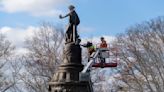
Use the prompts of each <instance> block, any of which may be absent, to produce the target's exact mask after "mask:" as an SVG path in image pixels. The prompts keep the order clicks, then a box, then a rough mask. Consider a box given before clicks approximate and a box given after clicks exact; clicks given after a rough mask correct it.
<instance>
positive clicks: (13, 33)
mask: <svg viewBox="0 0 164 92" xmlns="http://www.w3.org/2000/svg"><path fill="white" fill-rule="evenodd" d="M38 29H39V28H37V27H33V26H29V27H27V28H11V27H2V28H0V32H1V33H2V34H4V35H5V36H6V38H7V39H8V40H9V41H10V42H12V44H13V45H15V46H16V51H17V52H18V53H21V52H22V53H24V52H26V49H24V48H23V47H24V41H25V38H28V37H32V35H33V33H34V31H37V30H38Z"/></svg>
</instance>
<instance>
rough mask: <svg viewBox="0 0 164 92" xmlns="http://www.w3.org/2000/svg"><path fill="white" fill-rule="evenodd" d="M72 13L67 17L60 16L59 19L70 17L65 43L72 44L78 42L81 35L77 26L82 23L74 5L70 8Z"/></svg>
mask: <svg viewBox="0 0 164 92" xmlns="http://www.w3.org/2000/svg"><path fill="white" fill-rule="evenodd" d="M68 8H69V10H70V12H69V13H68V14H66V15H65V16H62V15H59V18H60V19H62V18H65V17H69V25H68V28H67V30H66V34H65V41H66V43H70V42H76V41H77V39H78V37H79V35H78V33H77V26H78V25H79V23H80V19H79V17H78V15H77V13H76V11H75V7H74V6H73V5H70V6H69V7H68Z"/></svg>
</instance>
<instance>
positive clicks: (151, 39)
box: [117, 17, 164, 92]
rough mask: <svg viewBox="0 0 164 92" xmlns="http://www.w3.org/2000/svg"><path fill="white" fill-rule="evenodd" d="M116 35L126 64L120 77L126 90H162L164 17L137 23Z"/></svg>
mask: <svg viewBox="0 0 164 92" xmlns="http://www.w3.org/2000/svg"><path fill="white" fill-rule="evenodd" d="M117 38H118V39H117V40H118V41H117V43H119V44H121V47H120V49H121V52H122V54H121V56H120V57H121V61H122V65H123V67H122V69H121V71H120V76H119V77H117V79H119V80H121V81H122V83H123V84H124V87H125V89H126V90H127V92H163V91H164V58H163V56H164V47H163V46H164V18H163V17H159V18H157V19H154V20H151V21H149V22H144V23H142V24H137V25H136V26H134V27H130V28H129V29H128V31H127V33H126V34H121V35H119V36H118V37H117ZM122 90H123V89H122ZM125 92H126V91H125Z"/></svg>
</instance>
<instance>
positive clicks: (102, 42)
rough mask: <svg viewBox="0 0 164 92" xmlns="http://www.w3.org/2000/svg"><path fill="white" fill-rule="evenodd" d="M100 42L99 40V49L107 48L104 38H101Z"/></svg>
mask: <svg viewBox="0 0 164 92" xmlns="http://www.w3.org/2000/svg"><path fill="white" fill-rule="evenodd" d="M100 40H101V44H100V48H107V43H106V41H105V39H104V37H101V38H100Z"/></svg>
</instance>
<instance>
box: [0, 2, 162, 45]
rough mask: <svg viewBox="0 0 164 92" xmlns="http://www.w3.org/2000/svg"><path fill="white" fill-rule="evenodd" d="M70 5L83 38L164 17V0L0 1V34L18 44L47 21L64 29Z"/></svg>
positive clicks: (112, 32) (113, 33) (112, 33)
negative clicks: (76, 14)
mask: <svg viewBox="0 0 164 92" xmlns="http://www.w3.org/2000/svg"><path fill="white" fill-rule="evenodd" d="M70 4H73V5H75V7H76V11H77V13H78V14H79V17H80V19H81V24H80V26H79V29H80V35H81V37H82V38H87V37H100V36H104V35H108V36H115V35H116V34H117V33H122V32H125V30H126V28H128V27H129V26H132V25H135V24H136V23H141V22H143V21H146V20H150V19H152V18H156V17H158V16H163V15H164V0H0V32H3V33H7V34H8V35H9V36H8V37H9V38H10V39H11V40H13V41H14V43H16V44H21V42H22V41H23V40H24V37H25V36H26V35H31V30H34V29H37V27H38V26H39V23H40V22H42V21H48V22H51V23H54V25H56V24H59V25H62V27H63V28H64V27H65V25H66V24H67V23H68V19H64V20H60V19H59V18H58V16H59V14H66V13H67V12H68V9H67V7H68V6H69V5H70Z"/></svg>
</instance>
